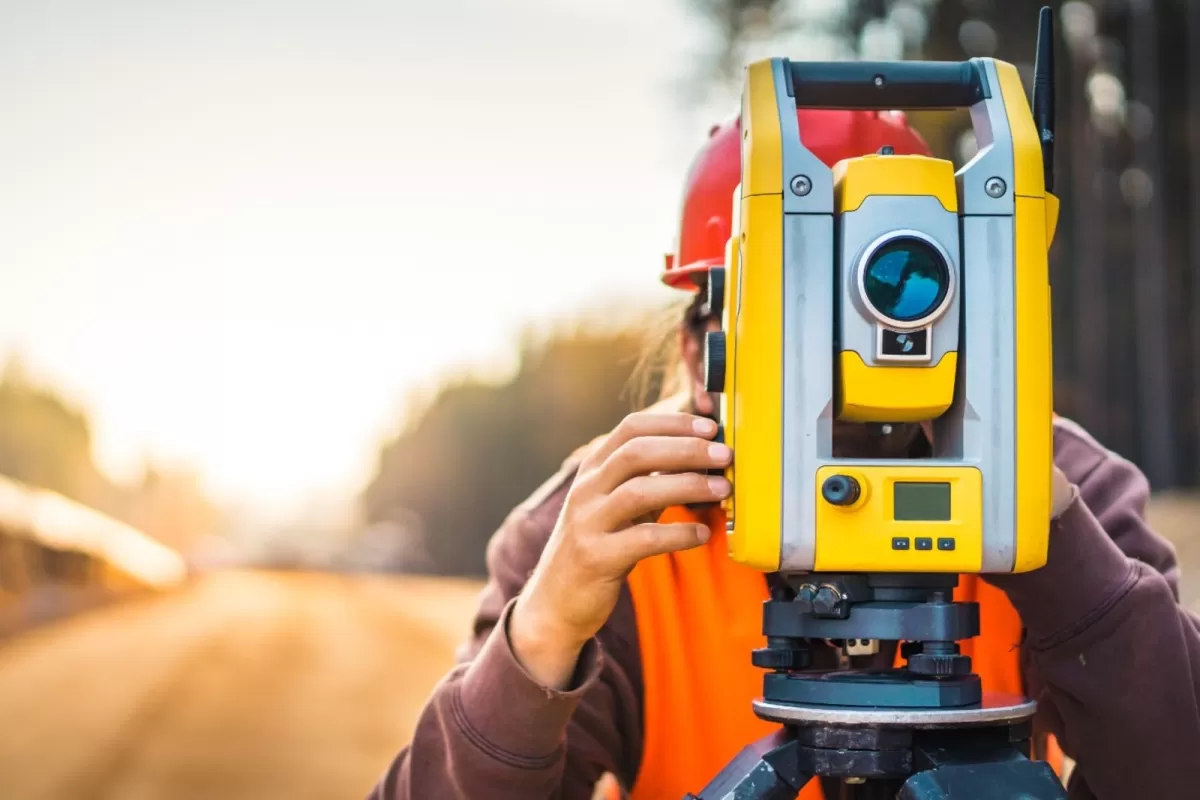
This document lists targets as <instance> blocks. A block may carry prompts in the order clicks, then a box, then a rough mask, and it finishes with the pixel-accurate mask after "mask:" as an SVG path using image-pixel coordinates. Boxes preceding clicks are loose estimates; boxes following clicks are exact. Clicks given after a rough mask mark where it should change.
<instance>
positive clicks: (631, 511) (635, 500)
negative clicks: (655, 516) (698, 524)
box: [598, 472, 729, 530]
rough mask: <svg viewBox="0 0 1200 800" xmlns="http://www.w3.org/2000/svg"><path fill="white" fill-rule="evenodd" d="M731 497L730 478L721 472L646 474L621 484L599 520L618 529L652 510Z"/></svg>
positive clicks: (600, 509) (608, 501)
mask: <svg viewBox="0 0 1200 800" xmlns="http://www.w3.org/2000/svg"><path fill="white" fill-rule="evenodd" d="M728 496H729V481H727V480H725V478H723V477H721V476H718V475H701V474H699V473H696V472H687V473H682V474H677V475H646V476H643V477H640V478H634V479H633V480H630V481H626V482H625V483H623V484H621V485H620V486H619V487H617V489H616V490H615V491H613V492H612V493H611V494H610V495H609V496H608V497H607V498H606V499H605V501H604V502H603V504H602V505H601V506H600V508H599V514H598V516H599V518H600V519H599V522H600V523H601V524H602V525H604V527H605V528H607V529H608V530H614V529H616V528H618V527H621V526H624V525H626V524H628V523H629V522H630V521H631V520H635V519H637V518H638V517H640V516H642V515H643V514H648V513H650V512H651V511H661V510H662V509H664V508H667V507H668V506H680V505H687V504H688V503H711V502H714V501H717V500H723V499H724V498H726V497H728Z"/></svg>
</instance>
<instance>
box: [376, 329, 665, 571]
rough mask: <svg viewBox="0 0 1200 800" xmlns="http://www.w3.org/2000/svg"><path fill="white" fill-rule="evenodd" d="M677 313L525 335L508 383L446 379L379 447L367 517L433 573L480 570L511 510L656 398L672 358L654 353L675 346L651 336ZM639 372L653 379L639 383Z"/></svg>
mask: <svg viewBox="0 0 1200 800" xmlns="http://www.w3.org/2000/svg"><path fill="white" fill-rule="evenodd" d="M677 319H679V317H678V316H675V315H674V310H671V311H667V312H665V313H664V312H663V311H656V312H654V313H653V314H652V315H650V316H647V317H645V318H637V319H636V320H635V321H633V322H631V323H630V324H629V325H627V326H624V325H623V326H620V327H616V328H614V327H611V326H601V325H598V324H595V323H590V322H587V321H582V322H573V323H570V324H567V325H559V326H556V327H554V328H552V329H551V330H550V331H549V332H548V333H545V334H536V333H533V332H529V333H527V334H526V335H525V336H524V337H523V339H522V341H521V343H520V357H519V366H518V367H517V369H516V372H515V374H514V375H513V376H512V378H511V379H509V380H507V381H505V382H502V383H486V382H484V381H482V380H478V379H474V378H463V379H459V380H456V381H452V382H448V383H446V384H445V385H443V386H441V387H440V388H439V389H437V390H436V392H435V393H434V394H433V396H432V397H429V398H427V399H426V400H425V401H424V402H418V403H417V404H416V410H415V411H414V413H412V415H411V417H410V419H409V421H408V424H407V425H405V426H404V429H403V431H402V432H401V433H400V434H399V435H398V436H397V437H396V438H395V439H394V440H392V441H390V442H388V443H387V444H386V445H385V446H384V447H383V448H382V451H381V453H380V455H379V461H378V467H377V471H376V474H375V476H374V478H373V479H372V480H371V482H370V484H369V486H368V487H367V489H366V490H365V493H364V496H363V505H364V510H365V516H366V522H367V523H368V524H369V525H372V526H375V527H376V529H380V526H384V525H388V526H391V528H392V529H393V530H395V531H396V533H395V535H398V536H403V537H406V538H407V540H408V544H409V548H408V549H409V550H410V551H411V550H412V549H413V545H414V543H419V544H420V545H421V547H420V549H421V550H423V551H424V554H425V556H426V557H427V558H428V559H429V560H430V562H431V563H432V565H433V566H432V569H434V570H435V571H438V572H442V573H448V574H483V573H484V572H485V564H484V550H485V546H486V544H487V541H488V539H489V538H490V537H491V535H492V534H493V533H494V532H495V530H496V528H497V527H498V526H499V525H500V523H501V522H502V521H503V520H504V518H505V516H506V515H507V514H508V513H509V512H510V511H511V510H512V509H513V507H514V506H515V505H516V504H518V503H519V502H521V501H522V500H523V499H525V498H526V497H527V496H529V494H530V493H531V492H532V491H533V490H534V489H536V488H537V487H538V486H540V485H541V484H542V483H543V482H545V481H546V480H547V478H548V477H549V476H550V475H552V474H553V473H554V472H555V471H557V470H558V469H559V467H560V466H561V464H562V462H563V461H564V459H566V458H567V457H568V456H569V455H570V454H571V453H572V452H573V451H574V450H575V449H577V448H579V447H580V446H582V445H584V444H586V443H587V442H589V441H591V440H592V439H593V438H595V437H596V436H599V435H602V434H604V433H606V432H607V431H608V430H610V429H611V428H612V427H613V426H614V425H615V424H616V423H617V422H619V421H620V420H621V418H622V417H624V416H625V415H626V414H628V413H629V412H630V411H632V410H634V409H635V407H638V406H639V405H640V403H639V400H641V399H642V398H640V397H639V395H641V394H645V395H647V396H648V397H649V399H651V400H654V399H657V391H658V390H659V388H661V372H662V370H663V368H664V366H665V364H664V363H663V362H661V361H658V360H657V359H656V356H657V354H659V353H660V352H662V353H666V352H668V350H660V348H658V347H656V343H655V342H654V341H653V338H654V337H651V338H649V339H648V337H647V331H653V330H655V329H656V328H657V329H661V328H663V321H664V320H666V321H667V324H668V325H669V323H670V322H672V321H674V320H677ZM667 333H668V331H664V336H663V337H662V338H663V339H664V340H667V339H669V336H668V335H667ZM673 343H674V342H673V340H669V341H664V342H663V344H664V345H665V346H666V347H667V348H670V347H671V346H672V345H673ZM642 367H645V369H642ZM643 373H645V374H648V375H650V376H651V377H652V378H653V379H652V380H650V381H649V382H648V384H647V385H646V386H644V387H640V386H639V385H638V383H639V381H638V380H635V378H636V377H637V376H639V375H641V374H643ZM403 566H405V567H406V568H410V569H411V568H414V565H412V564H408V565H403Z"/></svg>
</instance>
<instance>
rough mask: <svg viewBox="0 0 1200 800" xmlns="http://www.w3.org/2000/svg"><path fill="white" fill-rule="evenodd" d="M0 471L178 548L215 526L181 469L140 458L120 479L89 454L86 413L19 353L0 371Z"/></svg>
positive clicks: (195, 484)
mask: <svg viewBox="0 0 1200 800" xmlns="http://www.w3.org/2000/svg"><path fill="white" fill-rule="evenodd" d="M0 474H4V475H7V476H9V477H11V478H15V479H16V480H19V481H22V482H24V483H27V484H29V485H31V486H36V487H39V488H42V489H49V490H51V491H54V492H58V493H59V494H62V495H64V496H66V497H69V498H71V499H72V500H75V501H77V502H80V503H83V504H84V505H87V506H91V507H92V508H95V509H96V510H98V511H100V512H102V513H104V514H108V515H109V516H111V517H114V518H115V519H119V520H121V521H122V522H125V523H126V524H129V525H132V526H134V527H136V528H138V529H139V530H142V531H143V532H145V533H147V534H149V535H150V536H153V537H154V538H156V539H158V540H159V541H161V542H163V543H164V544H166V545H168V546H170V547H173V548H176V549H178V550H181V551H186V550H188V549H189V548H190V547H191V546H192V545H194V544H195V543H196V542H198V541H200V540H201V539H202V538H203V537H207V536H212V535H214V534H215V533H217V532H218V531H219V529H220V524H221V515H220V512H219V511H218V509H217V508H216V506H215V505H214V504H213V503H212V502H211V501H210V500H209V499H208V498H207V497H206V495H205V493H204V491H203V488H202V487H201V485H200V483H199V481H198V480H197V479H196V477H195V476H194V475H193V474H191V473H190V472H188V471H186V470H181V469H167V468H164V467H159V466H155V465H150V464H148V465H147V466H146V468H145V471H144V474H143V475H142V477H141V480H139V481H137V482H135V483H133V484H132V485H129V486H123V485H120V484H117V483H115V482H113V481H112V480H110V479H109V478H108V477H107V476H106V475H105V474H104V473H103V472H102V471H101V470H100V469H98V468H97V467H96V465H95V462H94V461H93V458H92V431H91V425H90V423H89V421H88V417H87V414H86V413H85V412H84V411H83V410H81V409H79V408H77V407H75V406H73V405H72V404H71V403H69V402H68V401H67V400H66V399H64V398H63V397H62V396H61V395H60V394H59V393H57V392H55V391H54V390H52V389H50V388H47V387H45V386H42V385H39V384H38V383H37V382H36V381H35V380H33V378H32V377H31V376H30V375H29V372H28V370H27V369H26V368H25V366H24V365H23V364H22V362H21V360H20V359H19V358H13V359H11V360H10V361H9V362H8V363H7V365H6V366H5V368H4V372H3V374H2V376H0Z"/></svg>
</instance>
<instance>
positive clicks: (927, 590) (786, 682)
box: [752, 574, 982, 708]
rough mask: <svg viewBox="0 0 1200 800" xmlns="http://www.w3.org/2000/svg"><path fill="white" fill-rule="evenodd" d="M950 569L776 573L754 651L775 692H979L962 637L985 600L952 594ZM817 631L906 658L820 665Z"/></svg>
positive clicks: (871, 697)
mask: <svg viewBox="0 0 1200 800" xmlns="http://www.w3.org/2000/svg"><path fill="white" fill-rule="evenodd" d="M957 582H958V579H957V577H956V576H954V575H937V574H810V575H804V576H789V577H788V578H780V579H779V580H778V581H776V583H775V585H774V586H773V587H772V592H771V594H772V598H771V600H770V601H768V602H767V603H766V605H765V606H764V609H763V632H764V633H765V634H766V636H767V647H765V648H762V649H759V650H756V651H755V652H754V654H753V656H752V658H753V661H754V664H755V666H758V667H762V668H763V669H766V670H768V671H769V672H768V673H767V674H766V675H765V676H764V681H763V696H764V699H766V700H767V701H770V702H779V703H798V704H813V705H832V706H844V707H856V706H862V707H894V708H946V707H962V706H968V705H971V704H974V703H979V702H980V701H981V700H982V691H981V687H980V681H979V678H978V676H976V675H975V674H973V673H972V671H971V660H970V658H968V657H967V656H965V655H962V654H961V652H960V647H959V645H958V642H960V641H962V640H964V639H968V638H970V637H972V636H976V635H978V633H979V607H978V605H977V604H975V603H956V602H954V600H953V594H954V587H955V584H956V583H957ZM814 640H816V641H820V640H824V641H829V642H831V643H832V644H834V645H835V646H837V647H839V648H841V649H842V650H843V652H846V653H847V654H853V653H855V652H856V651H857V652H864V651H865V652H866V653H873V652H878V649H879V647H880V645H883V647H884V656H885V657H886V656H888V655H889V650H894V649H896V648H897V645H898V650H899V656H900V660H901V661H903V662H904V663H903V666H901V667H899V668H894V667H893V666H892V663H890V659H889V663H887V664H886V665H884V666H879V667H877V668H876V669H873V670H869V671H853V672H845V671H835V672H825V673H817V674H814V673H813V672H812V671H810V667H811V666H812V647H813V642H814Z"/></svg>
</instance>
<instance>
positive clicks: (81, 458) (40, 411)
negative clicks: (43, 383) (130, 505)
mask: <svg viewBox="0 0 1200 800" xmlns="http://www.w3.org/2000/svg"><path fill="white" fill-rule="evenodd" d="M0 473H3V474H5V475H8V476H9V477H12V478H16V479H17V480H20V481H23V482H25V483H29V484H32V485H34V486H40V487H43V488H46V489H52V490H53V491H56V492H59V493H61V494H64V495H66V496H67V497H70V498H72V499H73V500H78V501H80V502H85V501H86V499H87V498H88V497H89V495H94V494H95V493H96V492H97V491H98V490H100V485H101V484H102V483H103V479H102V478H101V477H100V475H99V473H98V472H97V471H96V468H95V466H93V464H92V434H91V429H90V427H89V425H88V420H87V417H86V416H85V415H84V413H83V412H82V411H80V410H79V409H77V408H74V407H72V406H71V405H69V404H68V403H67V402H66V401H65V400H63V398H61V397H59V396H58V395H57V394H55V393H54V392H51V391H49V390H47V389H44V388H42V387H40V386H38V385H36V384H35V383H34V382H33V381H32V379H31V378H30V377H29V375H28V373H27V371H26V369H25V367H24V365H23V364H22V363H21V362H20V361H19V360H17V359H14V360H12V361H10V362H9V363H8V365H7V366H6V367H5V370H4V373H3V376H2V377H0Z"/></svg>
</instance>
